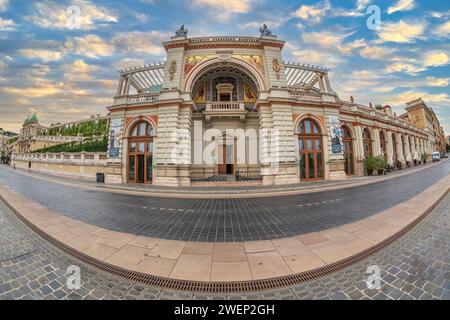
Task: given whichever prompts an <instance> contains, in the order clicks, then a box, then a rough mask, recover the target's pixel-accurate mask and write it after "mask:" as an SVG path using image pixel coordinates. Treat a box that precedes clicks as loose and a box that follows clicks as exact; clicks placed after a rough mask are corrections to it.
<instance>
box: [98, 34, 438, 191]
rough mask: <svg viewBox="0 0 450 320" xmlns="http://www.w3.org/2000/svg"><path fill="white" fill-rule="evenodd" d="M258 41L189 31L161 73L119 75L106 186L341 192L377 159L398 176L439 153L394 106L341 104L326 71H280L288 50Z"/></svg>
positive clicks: (285, 67)
mask: <svg viewBox="0 0 450 320" xmlns="http://www.w3.org/2000/svg"><path fill="white" fill-rule="evenodd" d="M260 31H261V35H260V36H259V37H234V36H218V37H201V38H188V37H187V30H185V29H184V28H181V29H180V30H178V31H177V34H176V35H175V36H174V37H172V38H171V39H170V41H168V42H165V43H164V47H165V49H166V52H167V59H166V62H165V63H161V64H154V65H148V66H147V65H146V66H139V67H134V68H129V69H124V70H121V71H120V80H119V84H118V89H117V94H116V96H115V98H114V103H113V105H111V106H109V107H108V111H109V112H110V117H111V121H110V139H109V151H108V157H109V158H108V166H109V167H110V168H111V171H110V173H108V174H107V175H106V182H109V183H153V184H158V185H166V186H190V185H191V184H192V183H193V182H201V181H205V182H211V181H230V180H232V181H237V182H239V181H250V180H251V181H260V183H261V184H263V185H279V184H291V183H298V182H301V181H309V180H321V179H331V180H336V179H346V178H347V177H348V176H352V175H363V173H364V170H363V165H362V161H363V159H364V158H365V157H367V156H370V155H379V156H383V157H385V159H386V160H387V161H388V163H389V164H391V165H393V166H394V165H395V164H396V163H397V161H400V162H401V163H402V164H403V165H405V164H406V162H407V161H409V162H412V161H413V160H414V159H416V160H418V159H420V156H421V154H422V153H424V152H428V153H430V152H432V150H431V149H430V144H429V141H428V135H427V133H426V132H425V131H424V130H423V129H419V128H417V127H415V126H414V125H412V124H411V123H410V122H409V121H406V120H404V119H400V118H399V117H396V116H395V115H394V114H393V113H392V110H391V108H390V107H389V106H386V107H384V108H378V109H377V108H373V107H371V106H363V105H359V104H357V103H354V102H353V101H343V100H341V99H340V98H339V97H338V95H337V94H336V93H335V92H334V91H333V88H332V84H331V83H330V80H329V77H328V70H327V69H324V68H320V67H317V66H311V65H305V64H298V63H288V62H284V61H283V60H282V50H283V47H284V44H285V42H284V41H281V40H279V39H277V37H276V36H274V35H272V33H271V32H270V31H269V30H268V29H267V28H262V29H261V30H260ZM351 100H353V99H351Z"/></svg>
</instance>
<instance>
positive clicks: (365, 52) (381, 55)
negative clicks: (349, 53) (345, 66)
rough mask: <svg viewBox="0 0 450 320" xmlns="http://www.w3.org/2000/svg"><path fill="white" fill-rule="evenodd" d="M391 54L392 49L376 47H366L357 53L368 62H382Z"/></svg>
mask: <svg viewBox="0 0 450 320" xmlns="http://www.w3.org/2000/svg"><path fill="white" fill-rule="evenodd" d="M393 52H394V50H393V49H390V48H385V47H377V46H372V47H369V46H366V47H364V48H362V49H361V50H360V51H359V53H360V55H361V56H362V57H363V58H366V59H369V60H383V59H386V58H388V57H390V56H391V55H392V53H393Z"/></svg>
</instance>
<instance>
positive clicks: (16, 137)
mask: <svg viewBox="0 0 450 320" xmlns="http://www.w3.org/2000/svg"><path fill="white" fill-rule="evenodd" d="M17 140H19V136H15V137H13V138H11V139H8V143H9V144H13V143H14V142H16V141H17Z"/></svg>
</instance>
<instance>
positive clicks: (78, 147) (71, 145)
mask: <svg viewBox="0 0 450 320" xmlns="http://www.w3.org/2000/svg"><path fill="white" fill-rule="evenodd" d="M83 151H84V152H106V151H108V140H107V138H106V137H105V138H103V139H102V140H85V141H84V142H83V143H79V142H77V141H73V142H67V143H62V144H57V145H54V146H51V147H47V148H42V149H39V150H35V151H34V152H33V153H47V152H49V153H59V152H69V153H76V152H83Z"/></svg>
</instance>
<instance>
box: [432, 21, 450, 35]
mask: <svg viewBox="0 0 450 320" xmlns="http://www.w3.org/2000/svg"><path fill="white" fill-rule="evenodd" d="M434 34H435V35H436V36H438V37H442V38H443V37H449V36H450V21H446V22H444V23H443V24H441V25H440V26H439V27H437V28H436V30H435V31H434Z"/></svg>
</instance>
